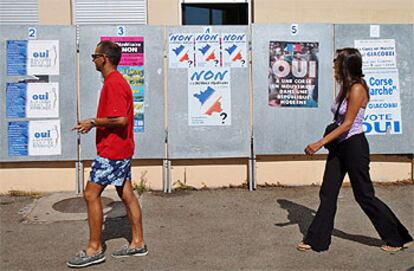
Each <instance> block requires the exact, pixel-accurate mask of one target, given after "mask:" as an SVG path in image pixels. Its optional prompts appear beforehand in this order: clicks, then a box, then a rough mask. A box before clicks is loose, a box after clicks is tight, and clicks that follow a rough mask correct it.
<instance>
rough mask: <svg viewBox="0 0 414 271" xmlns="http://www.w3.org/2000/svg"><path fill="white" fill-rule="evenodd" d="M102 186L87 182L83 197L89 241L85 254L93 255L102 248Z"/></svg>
mask: <svg viewBox="0 0 414 271" xmlns="http://www.w3.org/2000/svg"><path fill="white" fill-rule="evenodd" d="M104 189H105V187H104V186H102V185H99V184H96V183H93V182H88V183H87V185H86V189H85V191H84V193H83V197H84V199H85V201H86V204H87V207H88V223H89V242H88V247H87V248H86V255H89V256H90V255H93V254H95V253H96V252H98V251H101V250H102V240H101V236H102V223H103V214H102V212H103V211H102V203H101V194H102V191H103V190H104Z"/></svg>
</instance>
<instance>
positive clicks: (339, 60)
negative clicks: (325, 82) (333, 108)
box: [335, 48, 369, 102]
mask: <svg viewBox="0 0 414 271" xmlns="http://www.w3.org/2000/svg"><path fill="white" fill-rule="evenodd" d="M335 65H338V70H337V77H338V78H336V80H337V81H338V83H339V84H340V85H341V90H340V91H339V95H338V97H337V102H339V101H343V100H344V99H345V98H346V97H347V95H348V93H349V91H350V90H351V87H352V86H353V85H354V84H357V83H359V84H361V85H362V86H363V87H364V89H365V91H366V92H367V95H368V99H369V89H368V85H367V83H366V82H365V80H364V78H363V77H364V74H363V73H362V56H361V53H360V52H359V51H358V49H355V48H343V49H338V50H336V58H335Z"/></svg>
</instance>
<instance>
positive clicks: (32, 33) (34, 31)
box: [27, 27, 37, 39]
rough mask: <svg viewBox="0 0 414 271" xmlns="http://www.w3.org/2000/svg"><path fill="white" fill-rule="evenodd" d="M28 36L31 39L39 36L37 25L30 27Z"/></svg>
mask: <svg viewBox="0 0 414 271" xmlns="http://www.w3.org/2000/svg"><path fill="white" fill-rule="evenodd" d="M27 36H28V38H29V39H36V38H37V29H36V28H35V27H29V28H28V29H27Z"/></svg>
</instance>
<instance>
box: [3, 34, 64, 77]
mask: <svg viewBox="0 0 414 271" xmlns="http://www.w3.org/2000/svg"><path fill="white" fill-rule="evenodd" d="M6 47H7V49H6V51H7V53H6V59H7V75H8V76H23V75H59V41H58V40H8V41H7V46H6Z"/></svg>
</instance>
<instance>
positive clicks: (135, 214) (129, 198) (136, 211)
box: [116, 180, 144, 248]
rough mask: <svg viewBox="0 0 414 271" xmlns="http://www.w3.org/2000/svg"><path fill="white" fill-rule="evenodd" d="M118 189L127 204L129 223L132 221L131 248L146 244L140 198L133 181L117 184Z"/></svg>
mask: <svg viewBox="0 0 414 271" xmlns="http://www.w3.org/2000/svg"><path fill="white" fill-rule="evenodd" d="M116 191H117V192H118V195H119V197H120V198H121V199H122V202H123V203H124V204H125V207H126V209H127V213H128V219H129V223H131V232H132V239H131V243H130V245H129V247H130V248H137V247H143V246H144V237H143V233H142V215H141V207H140V205H139V203H138V199H137V197H136V195H135V193H134V190H133V189H132V184H131V181H129V180H127V181H125V182H124V184H123V186H117V187H116Z"/></svg>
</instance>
